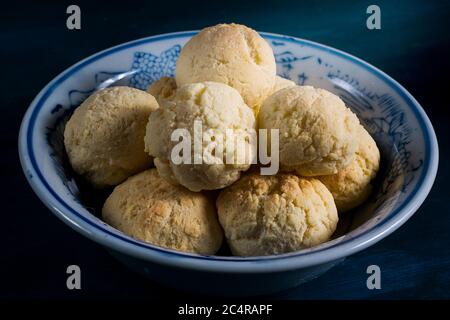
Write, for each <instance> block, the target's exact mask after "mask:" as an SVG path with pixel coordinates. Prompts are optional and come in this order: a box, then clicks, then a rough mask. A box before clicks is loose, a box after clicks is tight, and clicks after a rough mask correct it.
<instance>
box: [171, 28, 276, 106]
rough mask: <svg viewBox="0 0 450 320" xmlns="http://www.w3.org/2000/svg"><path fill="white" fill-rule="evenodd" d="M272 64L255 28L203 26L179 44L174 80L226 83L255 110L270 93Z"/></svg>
mask: <svg viewBox="0 0 450 320" xmlns="http://www.w3.org/2000/svg"><path fill="white" fill-rule="evenodd" d="M275 75H276V66H275V58H274V55H273V51H272V48H271V47H270V46H269V44H268V43H267V42H266V41H265V40H264V39H263V38H262V37H261V36H260V35H259V34H258V33H257V32H256V31H255V30H252V29H250V28H248V27H246V26H243V25H239V24H219V25H216V26H213V27H209V28H205V29H203V30H202V31H200V33H198V34H197V35H195V36H194V37H192V39H191V40H189V41H188V42H187V43H186V45H185V46H184V47H183V49H182V50H181V53H180V57H179V58H178V61H177V65H176V75H175V79H176V81H177V85H178V86H179V87H180V86H182V85H185V84H187V83H195V82H203V81H215V82H221V83H225V84H228V85H229V86H231V87H233V88H235V89H236V90H237V91H239V93H240V94H241V96H242V98H243V99H244V101H245V102H246V104H247V105H248V106H249V107H251V108H255V109H258V108H259V107H260V106H261V104H262V102H263V101H264V100H265V99H266V98H267V96H268V95H269V94H270V93H271V90H272V87H273V82H274V81H275Z"/></svg>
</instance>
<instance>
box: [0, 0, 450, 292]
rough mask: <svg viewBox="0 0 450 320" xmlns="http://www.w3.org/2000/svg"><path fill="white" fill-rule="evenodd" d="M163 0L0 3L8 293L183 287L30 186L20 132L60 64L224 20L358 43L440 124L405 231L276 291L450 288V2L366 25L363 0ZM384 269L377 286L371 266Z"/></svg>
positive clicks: (410, 4)
mask: <svg viewBox="0 0 450 320" xmlns="http://www.w3.org/2000/svg"><path fill="white" fill-rule="evenodd" d="M209 2H212V1H208V2H203V3H200V2H195V3H187V1H185V2H181V3H180V4H179V5H176V4H174V3H173V2H171V3H167V2H166V1H158V2H157V3H156V2H154V1H145V2H144V1H129V2H117V4H115V3H114V2H108V4H106V3H104V4H101V3H99V2H96V3H95V4H94V2H93V1H91V2H90V3H86V4H82V3H79V2H78V4H80V6H81V10H82V30H80V31H69V30H67V29H66V27H65V20H66V16H67V15H66V14H65V11H66V7H67V5H69V3H64V2H63V1H62V2H55V3H54V4H51V3H50V2H41V4H39V5H31V4H28V3H20V2H14V4H12V5H8V6H7V5H3V4H2V9H1V11H0V26H1V28H0V43H1V50H0V61H1V63H2V68H1V70H2V76H1V78H0V79H1V80H0V81H1V82H2V83H1V90H0V94H1V102H2V104H1V112H2V117H1V118H0V119H1V122H2V123H1V126H0V143H1V146H2V157H1V158H0V168H1V169H0V170H1V177H2V183H1V193H0V194H1V195H2V204H3V205H2V210H1V212H2V215H3V218H2V223H1V227H0V228H1V234H2V237H1V239H2V255H1V256H0V270H1V273H0V274H1V278H2V279H1V280H0V281H1V285H0V297H3V298H5V297H7V298H36V299H46V298H63V299H71V298H96V299H108V298H133V299H134V298H136V299H151V298H161V297H162V298H164V297H172V298H173V297H180V298H182V297H184V294H183V293H179V292H173V291H172V290H170V289H166V288H162V287H159V286H157V285H155V284H153V283H150V282H148V281H146V280H143V279H142V278H141V277H139V276H137V275H134V274H132V273H130V272H128V271H127V270H126V269H125V268H124V267H122V266H121V265H120V264H119V263H117V262H116V261H115V260H114V259H113V258H112V257H111V256H110V255H109V254H108V253H107V252H106V251H104V250H103V249H102V248H101V247H100V246H98V245H96V244H95V243H93V242H91V241H89V240H87V239H86V238H84V237H82V236H81V235H79V234H77V233H76V232H75V231H72V230H71V229H70V228H68V227H67V226H65V225H64V224H63V223H62V222H60V221H59V220H58V219H56V218H55V217H54V216H53V215H52V214H51V213H50V212H49V210H47V209H46V208H45V207H44V205H43V204H42V203H41V202H40V200H39V199H38V198H37V197H36V196H35V195H34V193H33V192H32V190H31V188H30V187H29V186H28V184H27V182H26V180H25V178H24V176H23V174H22V171H21V168H20V164H19V159H18V154H17V134H18V129H19V125H20V121H21V118H22V116H23V114H24V112H25V110H26V108H27V107H28V104H29V103H30V102H31V100H32V99H33V98H34V96H35V95H36V94H37V93H38V92H39V90H40V89H41V88H42V87H43V86H44V85H45V84H46V83H47V82H48V81H50V80H51V79H52V78H53V77H54V76H56V75H57V74H58V73H59V72H61V71H63V70H64V69H65V68H67V67H69V66H70V65H72V64H74V63H75V62H77V61H78V60H80V59H82V58H84V57H86V56H88V55H90V54H93V53H95V52H97V51H99V50H102V49H105V48H108V47H110V46H113V45H116V44H119V43H121V42H125V41H129V40H132V39H136V38H140V37H144V36H149V35H154V34H159V33H164V32H172V31H180V30H189V29H198V28H202V27H204V26H207V25H212V24H215V23H218V22H231V21H233V22H240V23H244V24H247V25H249V26H251V27H253V28H255V29H257V30H261V31H268V32H274V33H282V34H289V35H293V36H298V37H302V38H306V39H310V40H314V41H317V42H321V43H324V44H327V45H330V46H333V47H336V48H339V49H341V50H344V51H347V52H349V53H352V54H354V55H356V56H358V57H360V58H362V59H364V60H366V61H368V62H370V63H372V64H373V65H375V66H377V67H378V68H380V69H382V70H383V71H385V72H387V73H388V74H389V75H391V76H392V77H393V78H395V79H396V80H397V81H399V82H400V83H401V84H402V85H403V86H405V88H406V89H408V90H409V91H410V92H411V93H412V94H413V95H414V96H415V98H416V99H417V100H418V101H419V103H421V104H422V106H423V107H424V108H425V110H426V112H427V113H428V115H429V117H430V119H431V121H432V123H433V125H434V128H435V130H436V133H437V136H438V140H439V145H440V167H439V172H438V177H437V179H436V182H435V185H434V187H433V189H432V191H431V193H430V195H429V197H428V199H427V200H426V202H425V203H424V204H423V205H422V207H421V208H420V209H419V210H418V212H417V213H416V214H415V215H414V216H413V217H412V218H411V219H410V220H409V221H408V222H407V223H406V224H405V225H404V226H403V227H401V228H400V229H399V230H398V231H396V232H395V233H394V234H392V235H391V236H389V237H388V238H386V239H384V240H382V241H381V242H379V243H378V244H376V245H374V246H373V247H371V248H369V249H367V250H364V251H363V252H360V253H358V254H355V255H353V256H351V257H349V258H348V259H347V260H346V261H345V262H343V263H342V264H341V265H339V266H337V267H335V268H334V269H332V270H331V271H329V272H328V273H327V274H325V275H324V276H322V277H320V278H319V279H316V280H314V281H311V282H309V283H307V284H305V285H303V286H301V287H299V288H296V289H293V290H290V291H287V292H283V293H280V294H277V295H274V297H276V298H288V299H348V298H351V299H353V298H375V299H380V298H381V299H385V298H389V299H390V298H426V299H429V298H450V249H449V248H450V232H449V230H450V202H449V198H450V197H449V196H450V188H449V186H448V183H449V182H448V181H450V166H449V165H448V163H449V161H450V151H449V149H448V147H447V146H448V145H449V143H450V141H449V140H450V117H449V112H448V110H447V109H448V108H450V106H449V105H448V104H449V103H448V98H447V97H446V95H447V94H448V92H449V90H448V83H449V79H448V77H449V75H450V74H449V71H450V62H449V57H450V34H449V32H448V30H449V29H450V2H448V1H447V2H438V1H378V2H377V4H378V5H379V6H380V7H381V10H382V30H379V31H369V30H368V29H367V28H366V27H365V19H366V17H367V16H366V14H365V10H366V8H367V6H368V5H369V4H372V3H369V2H367V1H355V2H353V3H352V2H346V1H321V2H317V3H309V4H308V3H306V1H276V2H273V3H269V4H263V1H257V2H255V3H252V2H251V1H236V2H233V1H228V2H226V4H227V6H225V5H224V3H225V2H219V3H218V4H213V3H209ZM70 264H77V265H79V266H80V267H81V269H82V287H83V289H82V290H81V291H69V290H67V289H66V286H65V281H66V274H65V270H66V267H67V266H68V265H70ZM371 264H377V265H379V266H380V267H381V271H382V289H381V290H374V291H369V290H367V288H366V278H367V275H366V273H365V271H366V268H367V266H368V265H371Z"/></svg>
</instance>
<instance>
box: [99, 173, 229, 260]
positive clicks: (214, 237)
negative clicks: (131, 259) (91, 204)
mask: <svg viewBox="0 0 450 320" xmlns="http://www.w3.org/2000/svg"><path fill="white" fill-rule="evenodd" d="M102 216H103V220H104V221H105V222H106V223H108V224H110V225H111V226H113V227H114V228H116V229H118V230H120V231H122V232H124V233H125V234H127V235H129V236H131V237H133V238H136V239H139V240H142V241H145V242H148V243H151V244H154V245H157V246H161V247H165V248H170V249H174V250H179V251H184V252H192V253H199V254H214V253H216V252H217V250H219V248H220V246H221V244H222V239H223V233H222V229H221V228H220V225H219V222H218V221H217V216H216V212H215V208H214V203H212V202H211V200H209V199H208V197H207V196H206V195H204V194H202V193H196V192H192V191H189V190H187V189H185V188H183V187H181V186H173V185H171V184H169V183H167V182H166V181H165V180H164V179H161V177H160V176H159V175H158V172H157V171H156V169H150V170H147V171H144V172H141V173H139V174H137V175H135V176H132V177H131V178H129V179H127V180H126V181H125V182H123V183H122V184H120V185H119V186H117V187H116V188H115V189H114V191H113V192H112V194H111V195H110V196H109V197H108V199H107V200H106V202H105V204H104V206H103V210H102Z"/></svg>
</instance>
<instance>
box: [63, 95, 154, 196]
mask: <svg viewBox="0 0 450 320" xmlns="http://www.w3.org/2000/svg"><path fill="white" fill-rule="evenodd" d="M157 108H158V103H157V102H156V100H155V98H153V96H151V95H150V94H148V93H146V92H144V91H141V90H137V89H134V88H129V87H111V88H106V89H103V90H100V91H97V92H95V93H93V94H92V95H91V96H90V97H89V98H87V99H86V100H85V101H84V102H83V103H82V104H81V105H80V106H79V107H78V108H77V109H75V112H74V113H73V115H72V117H71V118H70V119H69V121H68V122H67V124H66V127H65V130H64V145H65V147H66V151H67V155H68V156H69V160H70V163H71V165H72V167H73V169H74V170H75V172H77V173H78V174H80V175H82V176H83V177H84V178H86V180H87V181H89V182H90V183H91V184H92V185H93V186H94V187H96V188H103V187H108V186H114V185H117V184H119V183H120V182H122V181H123V180H125V179H126V178H128V177H129V176H131V175H133V174H135V173H137V172H140V171H142V170H144V169H146V168H148V167H150V166H151V164H152V161H151V160H152V159H151V158H150V157H149V156H148V154H146V153H145V151H144V136H145V126H146V124H147V120H148V117H149V115H150V113H151V112H152V111H154V110H156V109H157Z"/></svg>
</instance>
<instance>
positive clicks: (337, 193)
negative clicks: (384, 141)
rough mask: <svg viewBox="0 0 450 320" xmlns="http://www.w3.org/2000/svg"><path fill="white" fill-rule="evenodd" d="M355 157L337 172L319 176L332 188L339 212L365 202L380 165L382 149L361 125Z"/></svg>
mask: <svg viewBox="0 0 450 320" xmlns="http://www.w3.org/2000/svg"><path fill="white" fill-rule="evenodd" d="M357 138H358V148H357V149H356V155H355V159H354V160H353V161H352V162H351V163H350V165H349V166H347V167H346V168H344V169H342V170H341V171H339V172H338V173H336V174H332V175H328V176H320V177H317V178H318V179H319V180H320V181H322V183H323V184H324V185H325V186H326V187H327V188H328V190H330V192H331V194H332V195H333V198H334V202H335V203H336V207H337V209H338V211H339V212H345V211H348V210H350V209H353V208H355V207H357V206H359V205H360V204H361V203H363V202H364V201H365V200H366V199H367V198H368V197H369V195H370V193H371V191H372V185H371V181H372V180H373V179H374V178H375V176H376V174H377V172H378V169H379V166H380V151H379V150H378V147H377V144H376V143H375V141H374V140H373V139H372V137H371V136H370V134H369V133H368V132H367V131H366V129H364V127H362V126H360V128H359V131H358V135H357Z"/></svg>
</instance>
